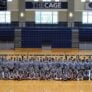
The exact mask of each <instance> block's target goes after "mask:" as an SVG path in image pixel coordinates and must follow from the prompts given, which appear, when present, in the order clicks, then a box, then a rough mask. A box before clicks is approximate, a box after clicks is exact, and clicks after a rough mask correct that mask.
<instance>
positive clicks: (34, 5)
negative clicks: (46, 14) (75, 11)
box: [26, 2, 68, 9]
mask: <svg viewBox="0 0 92 92" xmlns="http://www.w3.org/2000/svg"><path fill="white" fill-rule="evenodd" d="M67 8H68V2H26V9H67Z"/></svg>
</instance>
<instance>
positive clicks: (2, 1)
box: [0, 0, 7, 11]
mask: <svg viewBox="0 0 92 92" xmlns="http://www.w3.org/2000/svg"><path fill="white" fill-rule="evenodd" d="M3 10H7V0H0V11H3Z"/></svg>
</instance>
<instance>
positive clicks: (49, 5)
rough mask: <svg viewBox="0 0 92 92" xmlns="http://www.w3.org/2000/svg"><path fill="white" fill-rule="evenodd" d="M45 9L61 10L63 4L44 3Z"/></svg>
mask: <svg viewBox="0 0 92 92" xmlns="http://www.w3.org/2000/svg"><path fill="white" fill-rule="evenodd" d="M43 7H44V8H56V9H57V8H61V3H44V5H43Z"/></svg>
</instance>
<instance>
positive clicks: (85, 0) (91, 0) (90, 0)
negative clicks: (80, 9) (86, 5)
mask: <svg viewBox="0 0 92 92" xmlns="http://www.w3.org/2000/svg"><path fill="white" fill-rule="evenodd" d="M87 1H88V0H81V2H87ZM89 2H92V0H89Z"/></svg>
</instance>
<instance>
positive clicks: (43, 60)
mask: <svg viewBox="0 0 92 92" xmlns="http://www.w3.org/2000/svg"><path fill="white" fill-rule="evenodd" d="M63 57H64V58H63ZM0 79H1V80H64V81H66V80H92V58H91V56H87V58H86V56H84V57H83V58H80V56H76V57H72V56H70V57H68V56H54V57H52V56H16V57H14V56H0Z"/></svg>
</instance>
